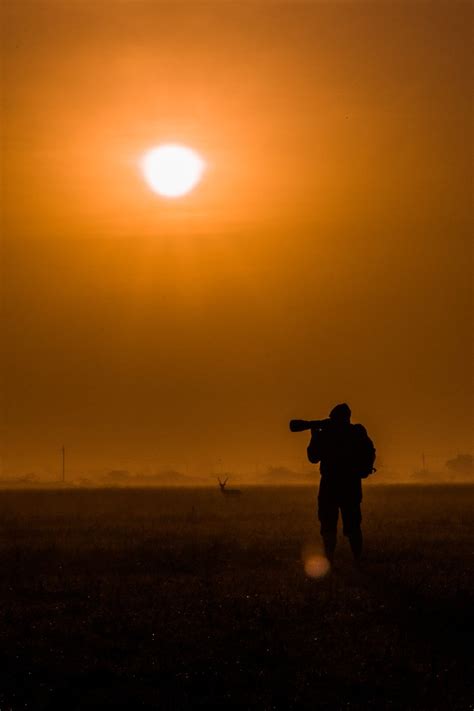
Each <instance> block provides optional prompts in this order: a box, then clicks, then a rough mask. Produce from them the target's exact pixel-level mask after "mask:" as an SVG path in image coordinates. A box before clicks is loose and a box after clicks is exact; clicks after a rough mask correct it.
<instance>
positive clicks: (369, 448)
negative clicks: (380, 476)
mask: <svg viewBox="0 0 474 711" xmlns="http://www.w3.org/2000/svg"><path fill="white" fill-rule="evenodd" d="M353 428H354V429H353V432H354V434H355V435H356V437H355V442H354V469H356V470H357V474H358V475H359V476H360V478H361V479H366V478H367V477H368V476H370V475H371V474H372V473H373V472H375V471H377V470H376V469H375V467H374V464H375V455H376V452H375V447H374V443H373V442H372V440H371V439H370V437H369V435H368V434H367V430H366V429H365V427H364V426H363V425H353Z"/></svg>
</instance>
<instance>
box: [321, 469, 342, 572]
mask: <svg viewBox="0 0 474 711" xmlns="http://www.w3.org/2000/svg"><path fill="white" fill-rule="evenodd" d="M338 517H339V506H338V502H337V498H336V496H335V495H334V492H333V491H332V490H331V487H330V486H328V484H327V482H325V480H324V479H321V483H320V485H319V494H318V518H319V521H320V523H321V529H320V530H321V537H322V539H323V545H324V553H325V555H326V558H327V559H328V560H329V561H330V562H331V563H332V561H333V560H334V551H335V550H336V540H337V519H338Z"/></svg>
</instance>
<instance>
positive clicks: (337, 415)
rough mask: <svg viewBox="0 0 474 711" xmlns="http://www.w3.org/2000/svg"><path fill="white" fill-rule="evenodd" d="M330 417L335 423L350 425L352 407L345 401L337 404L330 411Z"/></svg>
mask: <svg viewBox="0 0 474 711" xmlns="http://www.w3.org/2000/svg"><path fill="white" fill-rule="evenodd" d="M329 418H330V420H331V422H334V424H335V425H348V424H350V421H351V408H350V407H349V405H346V403H345V402H343V403H342V404H341V405H336V407H333V408H332V410H331V412H330V413H329Z"/></svg>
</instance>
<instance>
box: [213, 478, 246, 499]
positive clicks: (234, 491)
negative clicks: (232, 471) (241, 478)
mask: <svg viewBox="0 0 474 711" xmlns="http://www.w3.org/2000/svg"><path fill="white" fill-rule="evenodd" d="M228 478H229V477H227V478H226V479H224V481H221V480H220V479H219V477H217V481H218V482H219V486H220V487H221V494H224V496H240V495H241V493H242V492H241V491H240V489H226V488H225V485H226V484H227V479H228Z"/></svg>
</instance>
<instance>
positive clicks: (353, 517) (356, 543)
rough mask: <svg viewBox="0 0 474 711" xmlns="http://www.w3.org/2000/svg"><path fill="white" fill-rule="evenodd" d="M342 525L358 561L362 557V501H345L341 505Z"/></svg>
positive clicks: (356, 499)
mask: <svg viewBox="0 0 474 711" xmlns="http://www.w3.org/2000/svg"><path fill="white" fill-rule="evenodd" d="M341 514H342V523H343V527H344V528H343V532H344V535H345V536H347V537H348V539H349V543H350V546H351V550H352V555H353V556H354V559H355V560H356V561H359V560H360V558H361V556H362V544H363V539H362V530H361V527H360V525H361V523H362V514H361V511H360V501H359V500H358V498H352V499H348V500H345V501H344V502H343V503H342V505H341Z"/></svg>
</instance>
